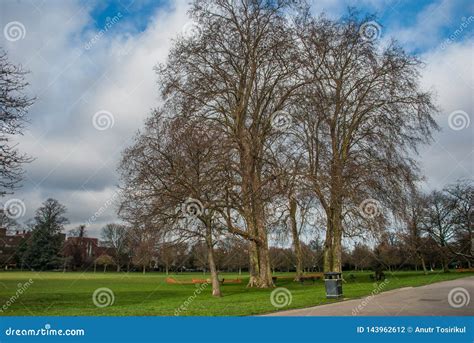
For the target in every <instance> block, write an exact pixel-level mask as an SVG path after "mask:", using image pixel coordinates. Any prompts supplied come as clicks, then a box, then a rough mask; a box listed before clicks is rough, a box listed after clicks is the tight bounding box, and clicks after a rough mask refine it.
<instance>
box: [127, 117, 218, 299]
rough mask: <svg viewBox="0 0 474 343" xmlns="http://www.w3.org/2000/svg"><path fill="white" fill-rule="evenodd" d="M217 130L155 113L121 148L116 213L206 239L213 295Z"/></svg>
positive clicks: (175, 235)
mask: <svg viewBox="0 0 474 343" xmlns="http://www.w3.org/2000/svg"><path fill="white" fill-rule="evenodd" d="M218 134H219V133H218V132H217V131H215V130H212V128H210V127H202V125H200V124H199V123H197V122H195V121H188V120H184V119H182V118H177V119H171V120H168V119H164V118H163V116H161V114H160V113H159V112H155V113H154V114H153V115H152V117H150V119H149V120H148V121H147V124H146V130H145V132H144V133H143V134H142V135H139V136H138V137H137V141H136V143H135V145H134V146H132V147H130V148H129V149H127V150H126V151H125V152H124V156H123V160H122V165H121V170H122V175H123V178H122V179H123V184H124V187H125V188H126V189H131V190H133V191H131V192H124V194H125V197H124V199H123V203H122V207H121V214H122V217H124V219H126V220H129V221H133V220H136V219H137V218H142V220H144V221H145V222H146V223H148V224H147V225H150V226H153V227H155V228H156V229H159V230H161V231H162V235H163V236H164V235H168V236H169V237H171V239H176V240H178V241H184V240H186V239H189V240H195V239H198V240H203V241H204V242H206V246H207V254H208V264H209V270H210V272H211V279H212V284H213V295H214V296H216V297H218V296H220V295H221V293H220V285H219V280H218V275H217V268H216V264H215V259H214V250H213V249H214V244H215V235H216V234H217V232H216V230H215V229H216V219H215V217H216V207H217V206H219V202H220V199H221V198H222V194H223V193H222V187H220V183H221V180H222V177H221V170H222V168H221V163H219V160H220V140H219V135H218Z"/></svg>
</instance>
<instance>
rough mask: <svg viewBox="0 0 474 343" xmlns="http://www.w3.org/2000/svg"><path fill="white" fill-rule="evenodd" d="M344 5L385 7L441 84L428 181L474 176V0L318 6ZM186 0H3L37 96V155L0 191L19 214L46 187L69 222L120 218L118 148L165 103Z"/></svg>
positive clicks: (386, 21) (340, 9) (13, 46)
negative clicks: (15, 183) (162, 71)
mask: <svg viewBox="0 0 474 343" xmlns="http://www.w3.org/2000/svg"><path fill="white" fill-rule="evenodd" d="M348 7H356V8H358V9H359V10H360V11H361V12H362V13H375V14H377V19H376V25H377V30H378V31H377V39H379V40H380V42H379V44H381V45H383V44H386V43H387V42H388V41H389V40H391V39H396V40H398V42H399V43H400V44H401V45H402V46H403V47H404V48H405V49H406V50H407V51H409V52H410V53H413V54H416V55H417V56H419V57H420V58H421V59H422V60H423V61H424V62H425V67H424V68H423V70H422V86H423V88H425V89H427V90H431V91H433V92H434V93H435V94H436V95H437V103H438V106H439V108H440V111H439V113H438V114H437V115H436V117H435V119H436V121H437V122H438V124H439V125H440V127H441V131H440V132H439V133H436V134H435V142H434V143H433V144H431V145H430V146H427V147H423V148H421V149H420V152H419V157H418V159H419V161H420V165H421V167H422V171H423V173H424V174H425V175H426V180H425V182H424V184H423V188H424V189H426V190H431V189H439V188H442V187H443V186H445V185H446V184H449V183H451V182H454V181H456V180H457V179H459V178H467V177H472V176H473V175H474V158H473V146H474V145H473V143H474V134H473V133H474V130H473V128H474V123H473V120H474V118H473V109H474V106H473V105H474V100H473V94H474V92H473V90H474V82H473V78H474V66H473V63H474V62H473V61H474V49H473V43H474V35H473V32H474V30H473V29H474V2H473V1H469V0H435V1H409V0H406V1H396V0H393V1H392V0H361V1H342V0H322V1H313V2H312V10H313V12H314V13H321V12H324V13H326V15H327V16H329V17H331V18H335V19H337V18H340V17H341V16H343V15H344V13H345V12H346V10H347V8H348ZM188 8H189V5H188V1H161V0H160V1H157V0H155V1H151V0H121V1H76V0H65V1H60V0H49V1H32V0H2V1H0V29H1V32H0V47H2V48H3V49H4V50H5V51H6V52H7V53H8V55H9V59H10V60H11V62H14V63H15V64H21V65H22V67H23V68H25V69H26V70H29V71H30V73H29V74H28V76H27V80H28V82H29V83H30V86H29V88H28V93H29V94H31V95H33V96H35V97H36V102H35V104H34V105H33V106H32V107H31V108H30V111H29V119H30V122H29V124H28V127H27V130H26V131H25V132H24V135H23V136H22V137H19V138H18V143H19V146H18V147H19V148H20V150H21V151H23V152H26V153H28V154H29V155H30V156H32V157H34V159H35V160H34V161H33V162H32V163H30V164H28V165H26V166H25V171H26V173H25V180H24V182H23V185H22V187H21V188H20V189H19V190H17V191H16V192H15V193H14V194H13V195H8V196H5V197H4V198H3V199H0V202H1V203H3V204H4V205H5V204H7V203H8V204H15V205H17V208H19V212H18V219H17V221H18V222H20V223H24V222H27V221H28V220H29V219H31V218H32V217H33V216H34V212H35V210H36V209H37V208H38V207H39V206H40V205H41V203H42V202H43V201H44V200H46V199H47V198H51V197H52V198H55V199H57V200H58V201H60V202H61V203H63V204H64V205H65V206H66V207H67V217H68V218H69V221H70V223H69V224H68V225H67V229H68V230H69V229H72V228H75V227H77V226H78V225H80V224H84V223H87V226H88V234H89V236H93V237H99V236H100V229H101V228H102V227H103V226H104V225H105V224H106V223H109V222H114V221H117V220H118V218H117V215H116V199H117V198H118V193H117V185H118V184H119V180H118V174H117V166H118V162H119V160H120V156H121V152H122V151H123V149H124V148H126V147H127V146H129V145H130V144H131V143H132V140H133V137H134V136H135V134H136V132H137V130H139V129H140V128H141V127H142V126H143V122H144V119H145V118H146V117H147V116H148V115H149V114H150V112H151V109H153V108H155V107H157V106H159V105H160V104H161V103H162V101H163V100H162V99H161V98H160V95H159V92H158V85H157V78H156V75H155V73H154V71H153V68H154V66H156V65H157V64H158V63H162V62H165V60H166V56H167V53H168V50H169V48H170V46H171V44H172V39H173V37H176V36H177V35H179V34H182V33H183V30H185V29H186V27H188V26H189V23H190V20H189V18H188V16H187V10H188Z"/></svg>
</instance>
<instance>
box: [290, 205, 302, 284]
mask: <svg viewBox="0 0 474 343" xmlns="http://www.w3.org/2000/svg"><path fill="white" fill-rule="evenodd" d="M289 205H290V206H289V207H290V226H291V234H292V236H293V248H294V250H295V257H296V277H295V281H300V280H301V277H302V276H303V254H302V251H301V243H300V237H299V233H298V225H297V223H296V210H297V203H296V199H295V198H294V197H292V196H290V200H289Z"/></svg>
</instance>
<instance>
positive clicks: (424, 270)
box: [420, 255, 428, 275]
mask: <svg viewBox="0 0 474 343" xmlns="http://www.w3.org/2000/svg"><path fill="white" fill-rule="evenodd" d="M420 261H421V267H422V268H423V273H424V274H425V275H426V274H428V270H426V264H425V258H424V257H423V255H420Z"/></svg>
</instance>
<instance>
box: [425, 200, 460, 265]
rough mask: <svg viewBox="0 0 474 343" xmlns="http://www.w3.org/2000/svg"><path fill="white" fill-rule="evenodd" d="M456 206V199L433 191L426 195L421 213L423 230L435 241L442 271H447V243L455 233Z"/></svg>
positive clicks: (448, 253)
mask: <svg viewBox="0 0 474 343" xmlns="http://www.w3.org/2000/svg"><path fill="white" fill-rule="evenodd" d="M456 207H457V200H456V199H453V198H451V197H450V196H449V195H447V194H446V193H443V192H440V191H433V192H432V193H431V194H429V195H428V197H427V202H426V208H425V210H424V213H423V230H424V231H425V232H426V233H427V234H428V235H429V236H430V237H431V238H432V239H433V241H434V242H436V244H437V250H438V253H439V254H440V256H441V257H442V263H443V271H444V272H449V255H450V249H449V244H450V242H452V240H453V239H454V237H455V234H456V221H455V217H454V216H455V211H456Z"/></svg>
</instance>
